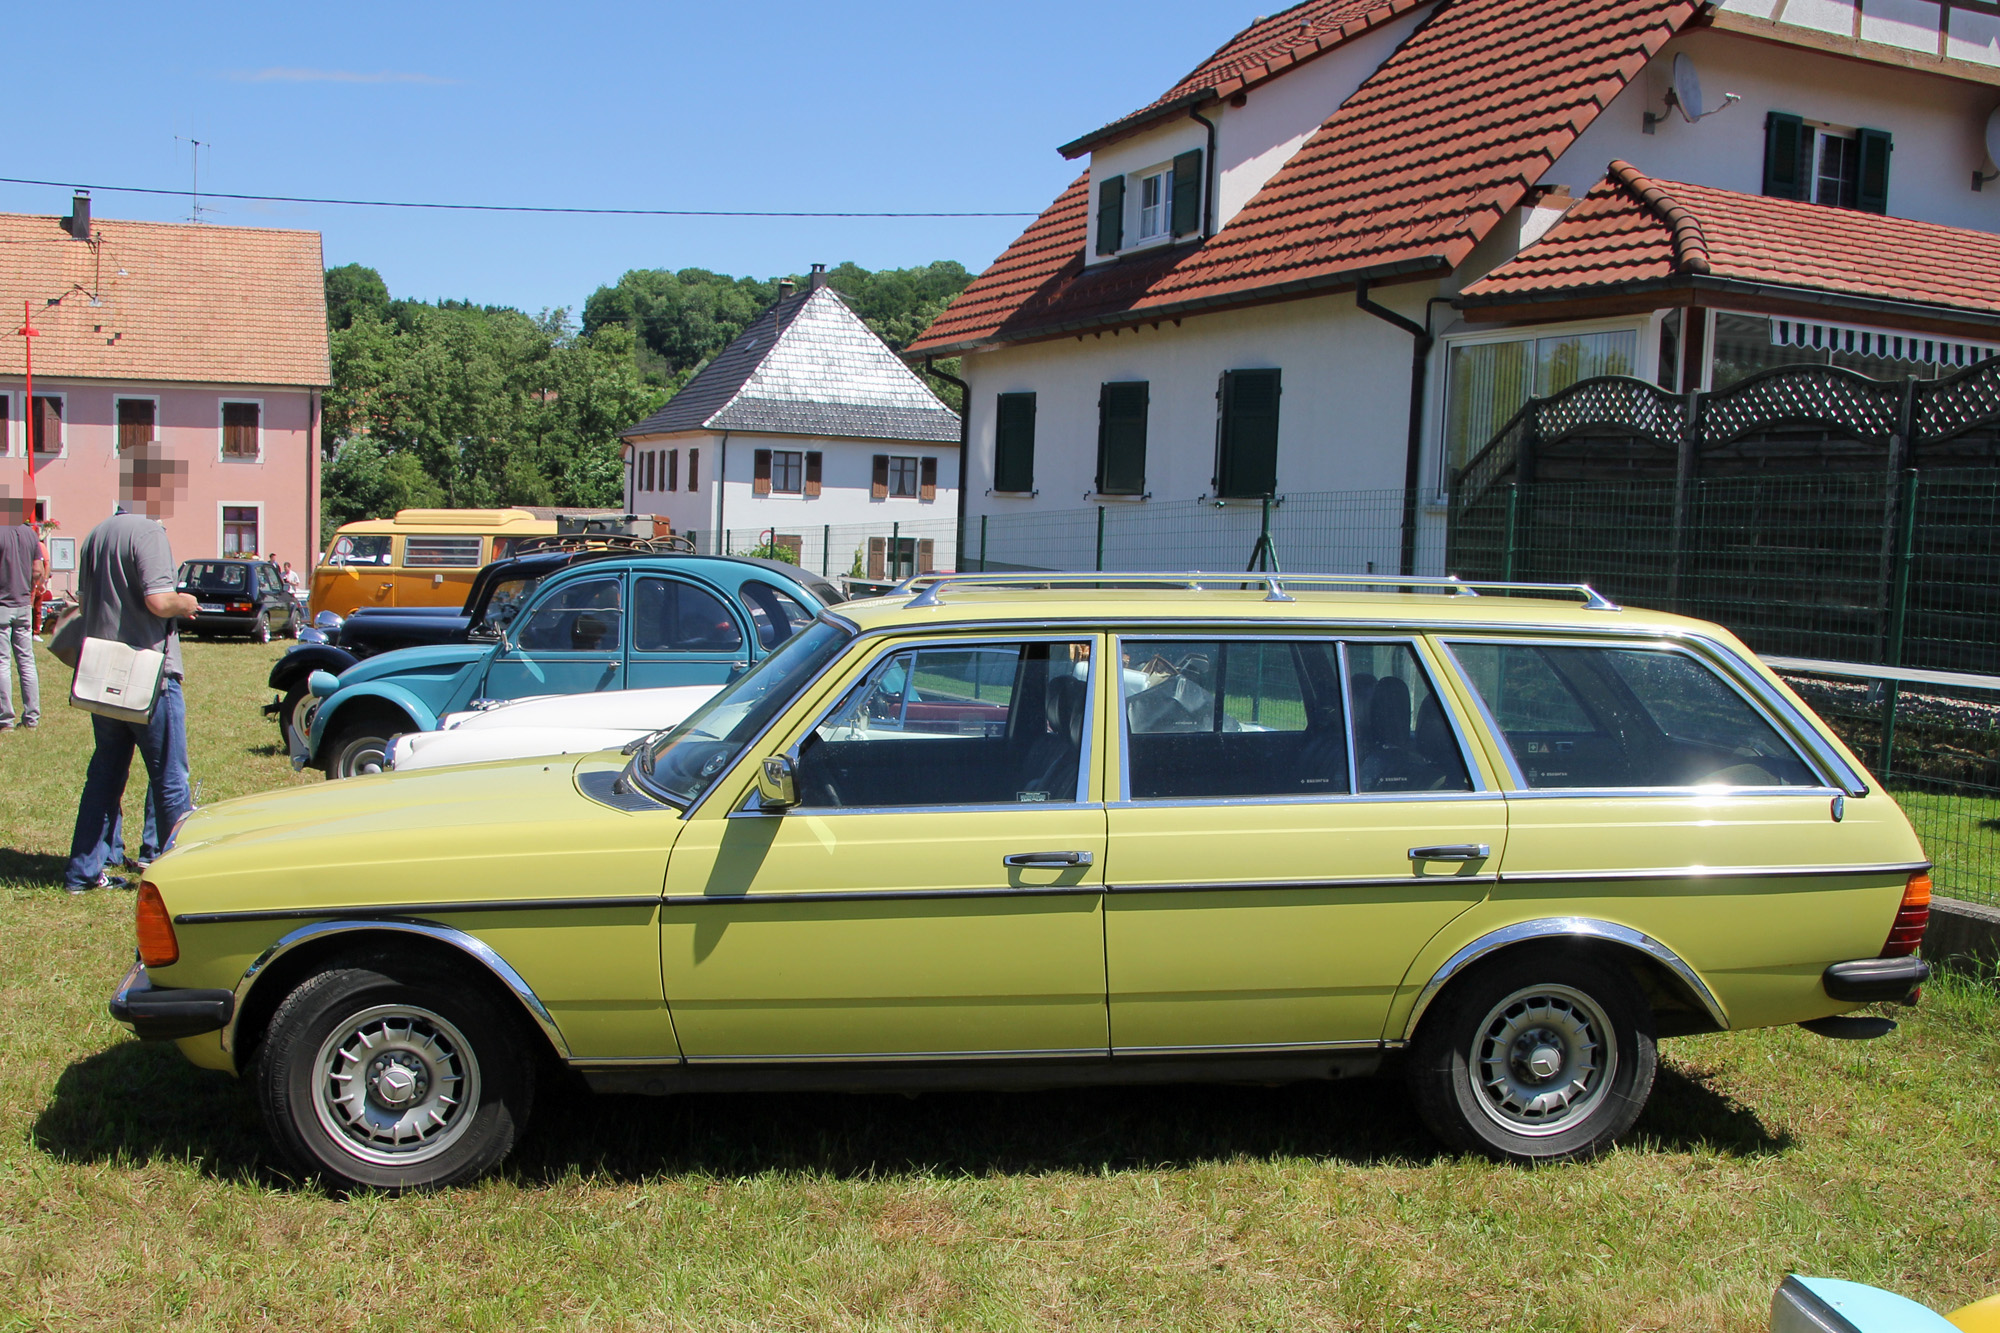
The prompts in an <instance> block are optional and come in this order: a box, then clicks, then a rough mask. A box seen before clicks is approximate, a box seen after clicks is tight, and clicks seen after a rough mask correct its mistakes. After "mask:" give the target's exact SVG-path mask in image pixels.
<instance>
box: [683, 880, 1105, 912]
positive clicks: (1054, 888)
mask: <svg viewBox="0 0 2000 1333" xmlns="http://www.w3.org/2000/svg"><path fill="white" fill-rule="evenodd" d="M1103 893H1104V886H1103V885H1101V884H1044V885H1036V886H1034V887H1030V888H1020V889H858V890H855V891H854V892H851V893H842V892H840V891H839V890H830V891H827V892H823V893H716V894H707V893H683V894H674V895H671V896H669V897H665V898H649V899H647V901H648V902H657V903H659V904H660V905H661V906H663V907H770V906H775V905H781V904H785V903H898V902H924V901H928V900H930V899H933V898H1086V897H1097V896H1101V895H1102V894H1103Z"/></svg>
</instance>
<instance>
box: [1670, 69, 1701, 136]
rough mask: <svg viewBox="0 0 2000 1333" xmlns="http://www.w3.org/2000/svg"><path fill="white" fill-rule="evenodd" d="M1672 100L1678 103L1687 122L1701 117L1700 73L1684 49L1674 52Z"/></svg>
mask: <svg viewBox="0 0 2000 1333" xmlns="http://www.w3.org/2000/svg"><path fill="white" fill-rule="evenodd" d="M1674 100H1675V101H1677V102H1679V103H1680V106H1681V115H1683V116H1685V117H1686V118H1687V122H1688V124H1690V125H1692V124H1694V123H1695V122H1696V121H1697V120H1700V119H1701V75H1700V74H1699V73H1698V72H1697V71H1696V70H1695V67H1694V61H1692V60H1689V59H1688V58H1687V52H1685V51H1677V52H1675V53H1674Z"/></svg>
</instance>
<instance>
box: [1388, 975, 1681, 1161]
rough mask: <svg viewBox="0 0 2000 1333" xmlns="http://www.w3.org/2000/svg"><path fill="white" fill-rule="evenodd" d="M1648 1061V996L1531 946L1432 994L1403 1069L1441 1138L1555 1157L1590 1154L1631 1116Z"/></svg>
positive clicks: (1479, 1149) (1626, 978)
mask: <svg viewBox="0 0 2000 1333" xmlns="http://www.w3.org/2000/svg"><path fill="white" fill-rule="evenodd" d="M1657 1062H1658V1055H1657V1052H1656V1050H1655V1047H1654V1038H1653V1012H1652V1007H1651V1006H1650V1005H1649V1004H1648V1003H1647V1002H1646V997H1645V994H1644V993H1643V992H1642V991H1641V990H1640V989H1639V987H1638V984H1637V983H1636V982H1634V981H1633V979H1632V977H1631V976H1630V975H1629V974H1628V973H1627V972H1626V971H1625V970H1624V969H1622V968H1620V967H1617V966H1615V965H1612V964H1609V963H1606V962H1604V961H1602V960H1600V959H1596V958H1591V957H1587V956H1583V955H1579V954H1576V953H1573V952H1571V951H1568V950H1563V949H1556V948H1546V949H1544V948H1538V949H1532V950H1522V951H1520V952H1518V953H1511V954H1507V955H1504V956H1502V957H1499V958H1496V959H1493V960H1492V961H1490V962H1488V963H1485V964H1483V965H1481V966H1479V967H1477V968H1475V969H1474V970H1473V971H1471V972H1469V973H1467V974H1466V975H1465V976H1464V977H1462V978H1460V979H1459V980H1458V981H1456V982H1454V983H1453V984H1452V985H1451V986H1450V987H1449V988H1448V989H1447V990H1446V991H1445V992H1444V994H1442V995H1440V996H1439V997H1438V1001H1437V1004H1436V1006H1435V1007H1434V1008H1433V1009H1432V1011H1431V1012H1430V1013H1429V1014H1428V1015H1426V1016H1425V1019H1424V1023H1423V1026H1422V1027H1421V1028H1420V1029H1419V1030H1418V1032H1417V1039H1416V1042H1415V1044H1414V1046H1413V1048H1412V1050H1411V1059H1410V1064H1409V1077H1410V1084H1411V1093H1412V1095H1413V1096H1414V1098H1415V1100H1416V1104H1417V1111H1418V1113H1419V1114H1420V1115H1422V1117H1423V1119H1424V1123H1425V1124H1427V1125H1429V1126H1430V1128H1431V1132H1432V1133H1434V1134H1436V1135H1437V1136H1438V1137H1439V1138H1440V1139H1443V1140H1444V1141H1445V1142H1446V1143H1448V1144H1450V1145H1451V1146H1453V1147H1455V1148H1458V1149H1460V1150H1462V1151H1468V1152H1476V1153H1482V1154H1484V1155H1485V1156H1488V1157H1492V1158H1496V1159H1500V1160H1504V1161H1513V1162H1526V1163H1535V1162H1561V1161H1574V1160H1580V1159H1583V1158H1587V1157H1594V1156H1596V1155H1597V1154H1598V1153H1600V1152H1602V1151H1604V1150H1605V1149H1606V1148H1608V1147H1609V1146H1610V1145H1611V1143H1612V1142H1613V1141H1614V1140H1615V1139H1617V1137H1618V1136H1619V1135H1620V1134H1623V1133H1624V1132H1625V1131H1626V1130H1628V1129H1630V1128H1631V1127H1632V1122H1633V1121H1635V1120H1637V1119H1638V1118H1639V1112H1640V1110H1641V1109H1643V1108H1644V1106H1645V1104H1646V1097H1647V1095H1648V1094H1649V1093H1650V1092H1651V1091H1652V1088H1653V1073H1654V1069H1655V1067H1656V1065H1657Z"/></svg>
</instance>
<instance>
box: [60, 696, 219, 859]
mask: <svg viewBox="0 0 2000 1333" xmlns="http://www.w3.org/2000/svg"><path fill="white" fill-rule="evenodd" d="M90 723H91V730H92V731H93V732H94V733H95V734H96V737H97V750H96V752H95V753H93V754H92V755H91V756H90V768H89V770H88V771H87V772H86V773H85V774H84V778H83V799H82V801H81V802H80V803H79V804H78V805H77V810H76V832H75V833H73V834H72V835H71V836H70V840H69V869H68V871H67V872H65V873H64V875H63V886H64V887H65V888H72V889H77V888H84V887H87V886H88V885H91V884H95V883H96V882H97V877H98V876H99V875H100V874H102V873H103V871H104V863H105V862H106V861H107V860H110V859H112V858H113V857H114V856H118V857H122V856H123V854H124V838H123V828H122V820H121V818H120V814H121V807H122V805H123V803H124V800H125V779H126V777H127V776H128V775H129V774H130V773H131V771H132V752H133V751H134V750H137V751H138V752H139V757H140V758H141V759H142V760H144V761H145V764H146V777H147V788H148V791H147V796H148V800H147V802H146V806H147V811H146V813H147V821H146V822H147V828H146V843H147V845H146V846H145V847H144V848H142V850H141V853H140V854H141V855H142V856H145V855H146V853H147V852H152V853H155V854H157V853H158V852H159V850H160V849H159V848H158V847H157V846H154V845H153V844H154V843H155V842H156V841H157V840H158V839H159V838H161V837H162V836H164V835H165V834H170V833H172V832H173V827H174V825H175V824H177V823H179V822H180V818H181V816H182V815H184V814H186V813H187V812H188V811H189V810H190V809H191V808H193V805H194V802H193V799H192V798H191V797H190V796H189V794H188V759H187V704H186V703H185V701H183V699H182V698H181V683H180V681H179V680H177V679H175V678H173V677H171V676H169V677H168V678H167V679H165V680H163V681H161V682H160V697H159V702H158V704H157V705H156V706H155V707H154V709H153V720H152V721H151V722H148V723H146V724H145V725H144V726H141V725H140V724H139V723H137V722H120V721H118V720H116V719H115V718H108V717H98V716H95V715H93V716H92V717H91V719H90ZM148 859H150V857H148Z"/></svg>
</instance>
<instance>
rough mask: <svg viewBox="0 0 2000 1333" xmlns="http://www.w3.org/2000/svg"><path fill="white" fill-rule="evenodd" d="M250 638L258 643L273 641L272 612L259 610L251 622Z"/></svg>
mask: <svg viewBox="0 0 2000 1333" xmlns="http://www.w3.org/2000/svg"><path fill="white" fill-rule="evenodd" d="M250 638H251V639H252V640H253V641H254V642H257V643H269V642H270V641H271V613H270V612H269V611H259V612H258V613H257V618H256V619H255V620H253V621H251V622H250Z"/></svg>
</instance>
